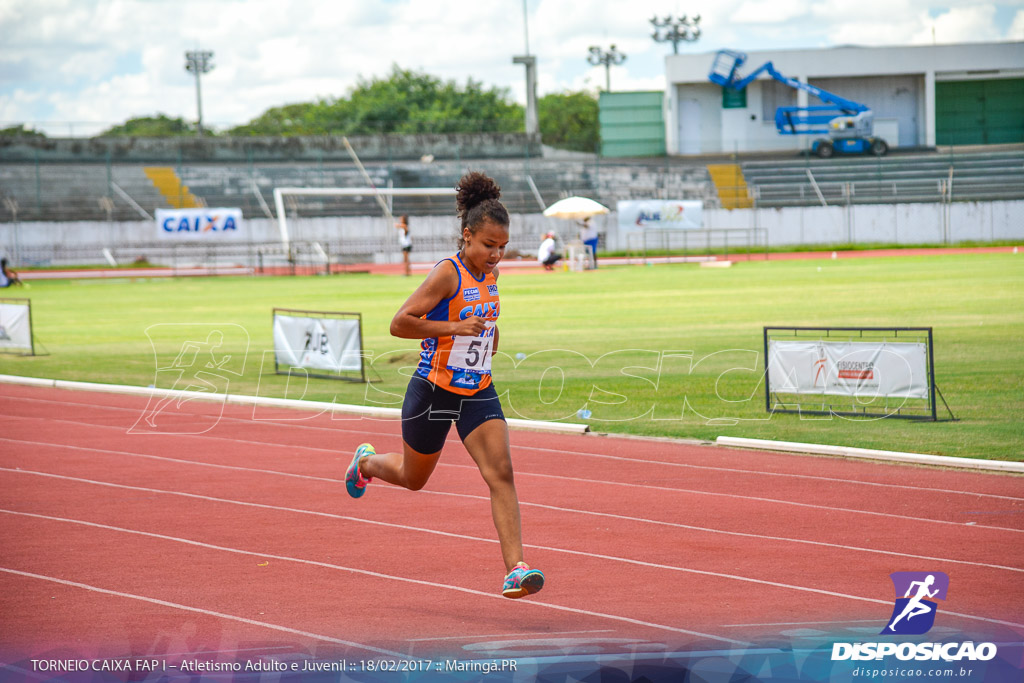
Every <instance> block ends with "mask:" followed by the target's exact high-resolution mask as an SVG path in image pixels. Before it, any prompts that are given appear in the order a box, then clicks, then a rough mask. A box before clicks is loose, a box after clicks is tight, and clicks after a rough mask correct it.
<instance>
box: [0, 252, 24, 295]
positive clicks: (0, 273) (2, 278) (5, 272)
mask: <svg viewBox="0 0 1024 683" xmlns="http://www.w3.org/2000/svg"><path fill="white" fill-rule="evenodd" d="M20 284H21V280H20V279H19V278H18V274H17V273H15V272H14V271H13V270H11V269H10V267H9V266H8V265H7V259H0V288H4V287H10V286H11V285H20Z"/></svg>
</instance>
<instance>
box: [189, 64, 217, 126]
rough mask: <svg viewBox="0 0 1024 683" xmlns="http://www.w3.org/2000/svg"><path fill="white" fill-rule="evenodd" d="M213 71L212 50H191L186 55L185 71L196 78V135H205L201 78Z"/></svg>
mask: <svg viewBox="0 0 1024 683" xmlns="http://www.w3.org/2000/svg"><path fill="white" fill-rule="evenodd" d="M212 69H213V51H212V50H189V51H188V52H186V53H185V71H188V72H189V73H192V74H195V76H196V108H197V109H198V111H199V119H198V122H197V124H196V135H202V134H203V96H202V91H201V90H200V87H199V77H200V76H201V75H202V74H205V73H209V72H210V71H211V70H212Z"/></svg>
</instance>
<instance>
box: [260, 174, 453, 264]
mask: <svg viewBox="0 0 1024 683" xmlns="http://www.w3.org/2000/svg"><path fill="white" fill-rule="evenodd" d="M454 194H455V189H454V188H452V187H408V188H393V187H385V188H380V187H277V188H274V204H275V209H276V213H277V225H278V230H279V231H280V237H281V245H282V248H283V249H284V250H285V251H286V252H287V253H289V254H300V255H301V254H305V255H308V257H309V258H311V259H314V260H315V259H321V260H329V259H331V258H336V259H342V260H350V261H351V260H360V259H367V260H369V261H375V262H382V261H383V262H387V263H392V262H397V261H400V260H401V250H400V248H399V234H398V233H399V231H398V230H396V229H395V228H394V224H395V217H396V216H399V215H402V214H410V215H419V214H438V213H444V212H446V211H447V212H450V210H451V209H450V207H451V205H452V197H453V196H454Z"/></svg>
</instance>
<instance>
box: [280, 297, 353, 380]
mask: <svg viewBox="0 0 1024 683" xmlns="http://www.w3.org/2000/svg"><path fill="white" fill-rule="evenodd" d="M278 313H285V314H289V313H297V314H300V315H305V316H308V317H321V318H353V317H354V318H355V319H356V320H358V321H359V377H345V376H343V375H340V374H333V375H325V374H323V373H311V372H303V373H297V372H292V370H293V368H289V369H288V370H287V371H282V370H281V369H280V367H279V366H278V364H277V349H274V374H275V375H288V376H289V377H291V376H299V375H300V374H301V375H302V376H305V377H316V378H317V379H338V380H342V381H345V382H359V383H362V384H366V357H365V356H364V355H363V348H362V347H363V314H362V313H352V312H345V311H304V310H299V309H296V308H273V309H271V326H273V320H274V318H276V317H277V314H278ZM271 329H273V327H271ZM295 369H298V368H295Z"/></svg>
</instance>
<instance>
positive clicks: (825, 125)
mask: <svg viewBox="0 0 1024 683" xmlns="http://www.w3.org/2000/svg"><path fill="white" fill-rule="evenodd" d="M746 61H747V55H746V54H744V53H743V52H736V51H733V50H719V51H718V53H717V54H716V55H715V61H714V63H713V64H712V65H711V73H709V74H708V79H709V80H710V81H711V82H712V83H717V84H718V85H720V86H722V87H723V88H730V89H732V90H743V89H744V88H746V87H747V86H748V85H750V84H751V83H752V82H753V81H754V80H755V79H757V77H758V76H760V75H761V74H762V73H765V72H767V73H768V75H769V76H771V77H772V78H774V79H775V80H777V81H779V82H780V83H784V84H786V85H788V86H789V87H791V88H795V89H797V90H803V91H804V92H808V93H810V94H811V95H814V96H815V97H817V98H818V99H819V100H821V101H822V102H825V103H826V104H825V105H823V106H811V107H779V108H778V109H777V110H776V111H775V127H776V129H778V131H779V133H781V134H782V135H827V136H828V137H827V138H819V139H817V140H815V141H814V142H813V143H811V151H813V152H814V153H815V154H817V155H818V156H819V157H822V158H828V157H831V156H832V154H833V153H838V154H863V153H865V152H870V153H871V154H874V155H875V156H883V155H884V154H885V153H886V152H888V151H889V145H887V144H886V142H885V140H883V139H882V138H877V137H875V136H874V115H873V114H872V113H871V109H870V107H868V106H867V105H864V104H861V103H859V102H854V101H852V100H848V99H846V98H844V97H840V96H839V95H835V94H833V93H830V92H828V91H827V90H822V89H821V88H817V87H815V86H813V85H809V84H807V83H804V82H802V81H798V80H797V79H795V78H790V77H788V76H783V75H782V74H781V73H779V72H778V71H777V70H776V69H775V66H774V65H772V63H771V62H765V63H764V64H763V65H761V66H760V67H758V68H757V69H756V70H754V71H753V72H751V73H750V75H748V76H746V77H742V76H740V73H739V68H740V67H741V66H743V63H744V62H746Z"/></svg>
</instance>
